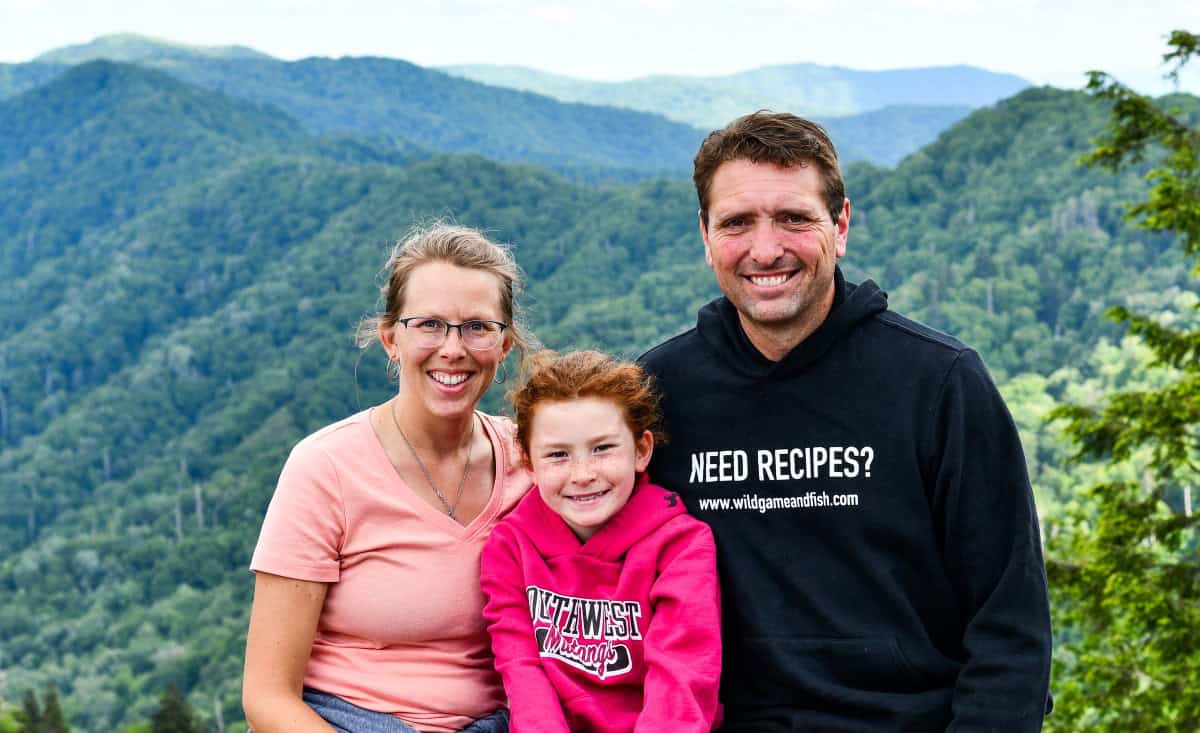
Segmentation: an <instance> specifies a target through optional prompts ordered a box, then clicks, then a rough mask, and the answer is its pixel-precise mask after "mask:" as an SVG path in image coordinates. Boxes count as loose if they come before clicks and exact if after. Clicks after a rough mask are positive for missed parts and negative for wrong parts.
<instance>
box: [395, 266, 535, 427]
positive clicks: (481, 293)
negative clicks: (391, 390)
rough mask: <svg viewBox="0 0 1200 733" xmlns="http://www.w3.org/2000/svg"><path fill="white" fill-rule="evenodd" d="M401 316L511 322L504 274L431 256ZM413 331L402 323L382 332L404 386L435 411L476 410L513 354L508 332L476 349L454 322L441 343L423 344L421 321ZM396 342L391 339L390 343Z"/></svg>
mask: <svg viewBox="0 0 1200 733" xmlns="http://www.w3.org/2000/svg"><path fill="white" fill-rule="evenodd" d="M399 317H400V318H412V317H423V318H436V319H438V320H441V321H445V322H447V323H463V322H465V321H500V322H505V323H506V322H507V319H505V317H504V312H503V311H502V310H501V308H500V280H499V278H497V277H496V276H495V275H493V274H492V273H489V272H485V271H483V270H473V269H470V268H466V267H459V266H457V265H451V264H449V263H446V262H427V263H425V264H423V265H419V266H418V267H416V268H415V269H413V271H412V273H410V275H409V278H408V284H407V287H406V289H405V296H404V304H403V306H402V310H401V312H400V314H399ZM410 326H412V327H413V330H412V331H409V329H407V328H406V327H405V326H404V325H403V324H401V323H397V324H396V325H395V326H394V327H393V328H392V329H389V330H388V331H386V332H382V333H381V334H380V338H381V340H382V341H383V345H384V348H385V349H387V350H388V353H390V354H392V355H393V358H395V359H396V360H397V362H398V364H399V366H400V392H401V393H402V394H404V395H407V397H406V399H411V400H413V402H411V403H410V404H414V405H415V404H421V405H423V406H424V407H425V409H426V410H427V411H428V413H429V414H430V415H433V416H435V417H447V418H449V417H460V416H462V415H465V414H470V413H471V412H472V411H473V410H474V409H475V405H476V404H477V403H478V402H479V400H480V398H481V397H483V393H484V392H486V391H487V388H488V386H489V385H490V384H491V383H492V378H493V377H494V376H495V374H496V369H497V368H498V367H499V366H500V363H501V362H503V361H504V357H505V356H507V355H508V350H509V349H510V348H511V347H512V340H511V338H509V336H508V334H507V332H506V333H505V334H504V336H503V338H501V340H500V343H499V344H497V345H496V346H494V347H492V348H490V349H485V350H476V349H471V348H468V347H467V345H466V344H465V343H463V339H462V334H461V333H460V332H459V329H457V328H451V329H450V332H449V334H447V335H446V338H445V340H444V341H443V342H442V344H441V345H440V346H436V347H427V346H421V345H419V344H418V332H417V330H416V326H417V322H411V323H410ZM389 342H390V343H389Z"/></svg>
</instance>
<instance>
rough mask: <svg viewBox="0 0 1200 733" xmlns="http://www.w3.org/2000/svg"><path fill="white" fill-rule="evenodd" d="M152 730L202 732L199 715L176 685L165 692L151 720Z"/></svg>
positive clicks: (174, 732)
mask: <svg viewBox="0 0 1200 733" xmlns="http://www.w3.org/2000/svg"><path fill="white" fill-rule="evenodd" d="M150 730H151V731H152V732H153V733H200V731H201V724H200V719H199V717H198V716H197V715H196V712H195V711H194V710H192V706H191V705H189V704H188V702H187V700H185V699H184V698H183V695H181V694H180V693H179V688H177V687H176V686H175V685H171V686H170V687H168V688H167V691H166V692H164V693H163V696H162V702H160V703H159V706H158V712H156V713H155V714H154V717H153V718H152V719H151V720H150Z"/></svg>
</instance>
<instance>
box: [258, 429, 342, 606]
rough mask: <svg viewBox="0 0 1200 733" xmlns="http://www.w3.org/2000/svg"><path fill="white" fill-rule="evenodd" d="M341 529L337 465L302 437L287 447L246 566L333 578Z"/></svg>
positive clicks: (285, 574) (337, 568)
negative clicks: (273, 491) (285, 459)
mask: <svg viewBox="0 0 1200 733" xmlns="http://www.w3.org/2000/svg"><path fill="white" fill-rule="evenodd" d="M345 529H346V513H345V508H344V506H343V502H342V494H341V485H340V482H339V481H338V475H337V470H336V468H335V467H334V465H333V462H332V461H331V460H330V458H329V456H328V455H327V454H326V453H325V452H324V451H323V450H322V449H321V448H320V447H319V446H318V445H316V444H315V443H314V442H313V441H311V440H303V441H301V442H300V443H299V444H297V445H296V447H295V448H293V449H292V453H291V455H290V456H288V459H287V463H285V464H284V466H283V471H282V472H281V473H280V475H279V483H278V484H277V485H276V486H275V494H274V495H273V496H272V497H271V503H270V505H269V506H268V507H267V516H266V518H265V519H264V520H263V525H262V531H261V532H260V533H259V535H258V545H257V546H256V547H255V548H254V557H253V558H252V559H251V561H250V569H251V570H253V571H255V572H264V573H271V574H273V575H281V576H283V577H286V578H296V579H298V580H311V581H315V582H322V583H334V582H337V581H338V579H339V578H340V575H341V569H340V562H339V558H340V555H341V547H342V542H343V538H344V535H345Z"/></svg>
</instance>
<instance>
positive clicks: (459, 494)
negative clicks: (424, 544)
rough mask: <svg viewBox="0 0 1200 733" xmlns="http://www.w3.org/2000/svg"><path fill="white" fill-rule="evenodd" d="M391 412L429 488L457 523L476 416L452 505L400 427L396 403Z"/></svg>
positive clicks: (473, 420)
mask: <svg viewBox="0 0 1200 733" xmlns="http://www.w3.org/2000/svg"><path fill="white" fill-rule="evenodd" d="M389 412H391V413H392V424H394V425H395V426H396V430H399V431H400V437H401V438H402V439H403V440H404V444H405V445H407V446H408V450H409V452H411V453H412V457H413V458H414V459H416V461H417V466H418V467H419V468H420V469H421V473H422V474H423V475H424V476H425V480H426V481H427V482H428V483H429V488H431V489H433V493H434V494H435V495H437V498H438V501H440V502H442V508H444V509H445V510H446V516H448V517H450V518H451V519H454V520H455V521H457V519H458V518H457V517H455V516H454V510H455V508H457V507H458V502H459V500H460V499H462V492H463V486H465V485H466V483H467V474H469V473H470V472H471V444H472V443H474V442H475V441H474V440H473V439H474V437H475V416H474V415H472V416H471V432H470V434H469V435H468V436H467V463H466V465H464V466H463V472H462V478H460V479H459V480H458V491H456V492H455V493H454V503H453V504H451V503H450V502H449V501H448V500H447V499H446V495H445V494H443V493H442V490H441V489H439V488H438V487H437V484H435V483H434V482H433V476H432V475H430V473H429V469H428V468H426V467H425V462H424V461H422V460H421V456H419V455H417V449H416V448H414V447H413V444H412V443H411V442H410V441H409V440H408V436H407V435H405V434H404V428H402V427H400V419H399V418H397V417H396V403H395V402H393V403H392V409H391V410H389Z"/></svg>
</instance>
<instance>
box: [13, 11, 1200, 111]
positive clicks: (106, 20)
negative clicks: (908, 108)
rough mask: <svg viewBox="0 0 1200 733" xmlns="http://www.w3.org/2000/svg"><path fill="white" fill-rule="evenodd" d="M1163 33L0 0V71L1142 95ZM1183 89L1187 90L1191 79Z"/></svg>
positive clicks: (702, 16)
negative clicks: (857, 76)
mask: <svg viewBox="0 0 1200 733" xmlns="http://www.w3.org/2000/svg"><path fill="white" fill-rule="evenodd" d="M842 4H845V5H848V6H850V7H848V8H839V7H837V6H839V5H842ZM734 7H737V8H738V9H737V10H734V9H733V8H734ZM1176 28H1181V29H1185V30H1188V31H1190V32H1193V33H1197V32H1200V0H1122V1H1120V2H1111V1H1109V0H1060V1H1058V2H1053V1H1051V0H956V1H950V2H943V1H940V0H865V1H863V2H854V1H853V0H849V2H847V3H839V2H837V1H836V0H820V1H811V0H604V1H602V2H579V1H571V0H443V1H441V2H438V1H436V0H420V1H416V0H340V1H339V0H209V1H208V2H186V1H181V2H172V1H170V0H113V1H111V2H94V1H93V0H0V61H5V62H16V61H28V60H30V59H31V58H33V57H34V56H36V55H37V54H39V53H41V52H43V51H47V50H49V49H52V48H56V47H59V46H63V45H68V44H73V43H81V42H84V41H88V40H91V39H93V38H95V37H96V36H99V35H103V34H106V33H116V32H132V33H141V34H145V35H149V36H155V37H158V38H165V39H168V40H174V41H181V42H184V43H190V44H196V45H224V44H240V45H245V46H250V47H252V48H256V49H258V50H260V51H264V52H266V53H269V54H271V55H273V56H277V57H279V58H283V59H289V60H290V59H297V58H302V57H305V56H333V57H336V56H363V55H375V56H388V57H393V58H401V59H405V60H408V61H412V62H414V63H417V64H421V65H423V66H436V65H442V64H454V63H490V64H520V65H523V66H532V67H535V68H539V69H543V70H546V71H553V72H558V73H562V74H568V75H571V76H579V77H585V78H592V79H613V80H615V79H628V78H633V77H636V76H644V75H647V74H655V73H671V74H689V75H719V74H727V73H731V72H734V71H741V70H744V69H750V68H755V67H758V66H765V65H769V64H787V63H798V62H813V63H818V64H826V65H839V66H848V67H851V68H856V69H886V68H906V67H914V66H939V65H946V64H960V63H961V64H971V65H973V66H980V67H983V68H986V69H991V70H994V71H1007V72H1011V73H1015V74H1018V75H1020V76H1023V77H1025V78H1026V79H1029V80H1030V81H1033V82H1035V83H1046V84H1054V85H1056V86H1062V87H1079V86H1081V85H1082V84H1083V81H1084V77H1083V72H1084V71H1086V70H1087V69H1093V68H1100V69H1104V70H1105V71H1109V72H1112V73H1115V74H1117V75H1118V76H1120V77H1122V78H1124V79H1125V80H1126V81H1127V82H1128V83H1132V84H1135V85H1136V86H1139V87H1140V88H1142V89H1145V90H1148V91H1160V90H1161V89H1165V87H1159V88H1154V89H1151V86H1150V85H1153V84H1155V83H1156V80H1157V79H1158V77H1159V76H1160V74H1161V72H1160V71H1159V67H1158V63H1159V61H1160V59H1161V56H1162V54H1163V52H1164V50H1165V48H1166V46H1165V43H1164V38H1165V36H1166V34H1167V33H1168V32H1169V31H1171V30H1172V29H1176ZM1197 65H1200V64H1193V66H1197ZM1183 88H1184V89H1185V90H1188V91H1192V92H1197V91H1200V70H1198V69H1195V68H1193V69H1191V70H1190V71H1189V72H1188V74H1187V76H1186V82H1185V83H1184V85H1183Z"/></svg>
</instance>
